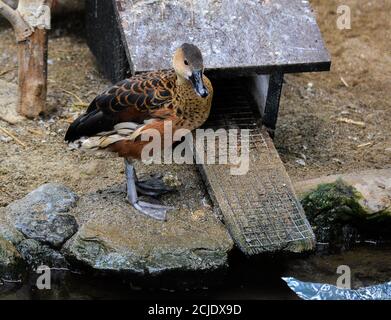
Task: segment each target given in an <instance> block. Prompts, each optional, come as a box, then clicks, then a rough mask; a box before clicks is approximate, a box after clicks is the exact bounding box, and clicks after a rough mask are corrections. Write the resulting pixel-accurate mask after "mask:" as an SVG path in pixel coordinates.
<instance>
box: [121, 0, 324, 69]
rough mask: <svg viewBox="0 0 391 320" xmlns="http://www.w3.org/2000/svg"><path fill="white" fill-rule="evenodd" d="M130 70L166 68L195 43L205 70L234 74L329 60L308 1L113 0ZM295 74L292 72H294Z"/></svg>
mask: <svg viewBox="0 0 391 320" xmlns="http://www.w3.org/2000/svg"><path fill="white" fill-rule="evenodd" d="M115 4H116V5H115V8H116V10H117V14H118V16H119V18H120V19H119V20H120V26H121V29H122V31H123V35H124V39H125V42H126V45H127V49H128V56H129V58H130V60H131V63H132V67H133V71H134V72H141V71H150V70H157V69H167V68H171V62H172V55H173V52H174V51H175V49H176V48H177V47H179V46H180V45H182V43H184V42H189V43H194V44H196V45H197V46H199V47H200V49H201V51H202V52H203V54H204V60H205V66H206V67H207V68H208V69H209V70H210V69H212V70H223V69H230V70H232V72H234V73H235V74H238V73H241V72H242V73H243V71H244V73H246V72H249V71H254V72H265V71H270V69H272V68H276V67H277V66H279V67H280V68H283V69H284V70H286V71H290V72H292V70H293V69H294V68H296V71H298V70H297V66H299V65H300V66H302V69H306V70H307V71H309V70H312V71H314V70H315V69H316V68H317V66H318V67H319V66H320V65H324V66H325V68H323V69H328V66H329V64H330V56H329V54H328V52H327V50H326V49H325V46H324V42H323V40H322V37H321V33H320V31H319V28H318V26H317V24H316V18H315V15H314V14H313V12H312V9H311V6H310V4H309V1H301V0H272V1H269V0H265V1H261V0H246V1H232V0H213V1H210V0H166V1H157V0H152V1H151V0H137V1H134V0H115ZM296 71H295V72H296Z"/></svg>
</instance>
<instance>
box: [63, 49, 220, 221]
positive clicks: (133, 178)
mask: <svg viewBox="0 0 391 320" xmlns="http://www.w3.org/2000/svg"><path fill="white" fill-rule="evenodd" d="M173 67H174V69H173V70H168V71H156V72H149V73H143V74H139V75H135V76H133V77H131V78H129V79H126V80H123V81H121V82H119V83H117V84H116V85H114V86H113V87H111V88H109V89H108V90H106V91H105V92H103V93H102V94H100V95H98V96H97V97H96V98H95V99H94V100H93V101H92V102H91V104H90V105H89V107H88V109H87V111H86V112H85V113H84V114H82V115H81V116H80V117H78V118H77V119H76V120H75V121H74V122H73V123H72V124H71V125H70V127H69V129H68V131H67V133H66V135H65V141H67V142H68V143H70V144H72V146H74V147H77V148H80V149H90V150H107V151H110V152H115V153H117V154H118V155H119V156H120V157H123V158H124V159H125V174H126V182H127V198H128V200H129V202H130V203H131V204H132V205H133V207H134V208H136V209H137V210H138V211H140V212H141V213H143V214H145V215H148V216H150V217H153V218H155V219H158V220H166V214H167V211H168V210H170V209H172V208H170V207H167V206H163V205H160V204H153V203H148V202H144V201H141V200H139V198H138V195H140V194H141V195H149V196H159V195H161V194H163V193H166V192H169V191H172V189H171V188H169V187H168V186H166V185H165V184H164V182H163V181H162V180H161V178H159V177H153V178H151V179H150V180H146V181H139V180H138V179H137V175H136V173H135V169H134V167H133V165H132V161H133V159H140V158H141V154H142V150H143V147H145V146H146V144H148V143H150V141H142V140H145V139H141V134H142V133H143V132H144V131H145V130H148V129H156V130H158V132H159V133H160V135H161V137H162V141H163V136H164V130H165V128H168V127H171V128H172V131H173V132H172V133H173V134H175V131H176V130H179V129H188V130H194V129H196V128H198V127H200V126H201V125H202V124H203V123H204V122H205V121H206V119H207V118H208V116H209V112H210V108H211V104H212V97H213V87H212V84H211V82H210V81H209V79H208V78H207V77H206V76H205V75H204V64H203V58H202V54H201V51H200V50H199V49H198V48H197V47H196V46H194V45H192V44H187V43H185V44H183V45H182V46H181V47H179V48H178V49H177V50H176V51H175V54H174V58H173ZM167 121H171V123H170V126H165V124H167ZM155 132H156V131H155ZM168 144H169V145H170V146H171V145H172V144H173V142H169V143H168ZM161 147H162V148H166V147H168V145H167V142H165V143H164V145H162V146H161Z"/></svg>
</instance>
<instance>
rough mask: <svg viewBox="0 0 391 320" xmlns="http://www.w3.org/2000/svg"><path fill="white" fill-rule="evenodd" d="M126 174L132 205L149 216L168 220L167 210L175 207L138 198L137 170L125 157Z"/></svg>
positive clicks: (129, 198)
mask: <svg viewBox="0 0 391 320" xmlns="http://www.w3.org/2000/svg"><path fill="white" fill-rule="evenodd" d="M125 174H126V186H127V194H128V200H129V202H130V203H131V204H132V206H133V207H134V208H135V209H137V210H138V211H140V212H141V213H143V214H145V215H147V216H149V217H152V218H154V219H157V220H162V221H165V220H167V211H169V210H171V209H173V208H172V207H167V206H163V205H159V204H154V203H148V202H145V201H140V200H139V199H138V195H137V187H136V180H137V177H136V172H135V170H134V167H133V165H132V164H131V163H130V162H129V161H128V160H127V159H125Z"/></svg>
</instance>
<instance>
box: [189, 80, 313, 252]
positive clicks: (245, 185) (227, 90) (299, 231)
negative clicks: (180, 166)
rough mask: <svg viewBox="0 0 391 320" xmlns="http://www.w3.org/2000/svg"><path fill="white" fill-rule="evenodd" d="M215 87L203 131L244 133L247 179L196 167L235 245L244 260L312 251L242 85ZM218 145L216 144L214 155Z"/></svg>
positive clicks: (215, 167) (214, 167)
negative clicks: (247, 135)
mask: <svg viewBox="0 0 391 320" xmlns="http://www.w3.org/2000/svg"><path fill="white" fill-rule="evenodd" d="M215 87H216V93H217V95H216V97H215V100H214V105H213V113H212V115H211V117H210V119H209V120H208V123H207V124H206V125H205V127H206V128H213V129H220V128H224V129H226V130H229V129H249V130H250V141H249V160H250V162H249V171H248V172H247V174H245V175H232V174H231V172H230V169H231V166H230V165H224V164H222V165H220V164H211V165H208V164H202V165H199V167H200V171H201V173H202V176H203V178H204V180H205V182H206V185H207V188H208V191H209V194H210V196H211V197H212V200H213V202H214V204H215V205H216V206H217V207H218V208H219V210H220V212H221V214H222V219H223V221H224V222H225V224H226V226H227V228H228V230H229V231H230V233H231V236H232V237H233V239H234V241H235V243H236V244H237V246H238V247H239V248H240V249H241V250H242V251H243V252H244V253H246V254H247V255H254V254H258V253H263V252H275V251H281V250H286V251H292V252H301V251H304V250H308V249H312V248H313V246H314V244H315V237H314V234H313V232H312V229H311V227H310V225H309V223H308V221H307V219H306V217H305V214H304V211H303V209H302V207H301V205H300V202H299V201H298V199H297V198H296V196H295V193H294V191H293V187H292V183H291V181H290V178H289V176H288V174H287V172H286V170H285V168H284V165H283V163H282V161H281V159H280V157H279V155H278V153H277V150H276V149H275V147H274V144H273V141H272V139H271V138H270V136H269V134H268V133H267V131H266V130H265V128H262V126H261V123H260V121H261V119H260V115H259V112H258V109H257V107H256V104H255V102H254V101H253V99H252V96H251V94H250V92H249V91H248V89H246V88H248V86H247V85H246V81H245V79H241V80H236V81H230V82H229V83H228V84H227V82H225V83H221V82H215ZM218 143H219V141H218V139H216V149H217V146H218ZM239 143H240V142H239ZM206 150H207V147H206V145H205V147H200V148H199V149H197V150H196V152H197V155H196V156H197V157H199V156H200V153H206ZM242 152H243V145H242ZM216 153H217V152H216ZM204 157H205V158H206V155H205V156H204Z"/></svg>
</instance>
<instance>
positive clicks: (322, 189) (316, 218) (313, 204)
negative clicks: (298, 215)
mask: <svg viewBox="0 0 391 320" xmlns="http://www.w3.org/2000/svg"><path fill="white" fill-rule="evenodd" d="M383 174H384V176H383V177H386V173H385V172H383ZM367 176H368V175H367ZM362 177H365V174H363V175H362V176H361V177H359V176H358V175H357V177H356V178H355V179H353V176H350V177H348V179H347V180H348V181H349V183H348V182H346V181H345V180H342V179H341V178H339V179H338V180H337V181H335V182H331V183H321V184H319V185H318V186H317V187H316V188H315V189H311V191H309V192H307V193H304V194H302V201H301V202H302V205H303V208H304V210H305V212H306V215H307V217H308V220H309V222H310V223H311V225H312V227H313V229H314V233H315V235H316V240H317V242H318V249H322V250H321V251H323V250H325V251H331V252H335V251H337V252H338V251H341V250H346V249H349V248H351V247H352V246H353V245H355V244H356V243H357V241H369V240H371V241H387V240H388V241H389V240H391V231H390V230H391V213H390V211H389V210H390V209H389V206H387V207H384V206H383V205H385V204H387V201H389V199H390V198H388V197H384V196H385V195H386V194H387V192H385V190H387V189H388V193H389V192H390V190H391V189H389V187H387V184H386V182H385V184H381V183H380V180H381V178H380V177H378V179H372V182H371V179H368V180H367V181H366V182H365V183H364V184H362V183H359V181H361V182H362V181H363V180H362ZM325 180H328V179H325ZM386 180H387V179H386ZM317 181H319V180H317ZM374 181H377V183H376V186H377V187H376V188H374V184H373V182H374ZM388 183H390V182H388ZM308 185H310V183H307V184H305V183H302V184H301V186H302V188H300V187H299V188H298V189H299V190H300V191H301V193H302V192H303V186H308ZM379 185H381V186H382V187H380V188H382V190H383V192H380V191H379V193H380V194H381V195H382V197H379V194H372V193H373V191H374V190H376V189H377V188H378V187H379ZM356 187H357V188H356ZM361 192H362V193H361ZM389 195H390V194H389ZM385 199H388V200H385Z"/></svg>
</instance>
